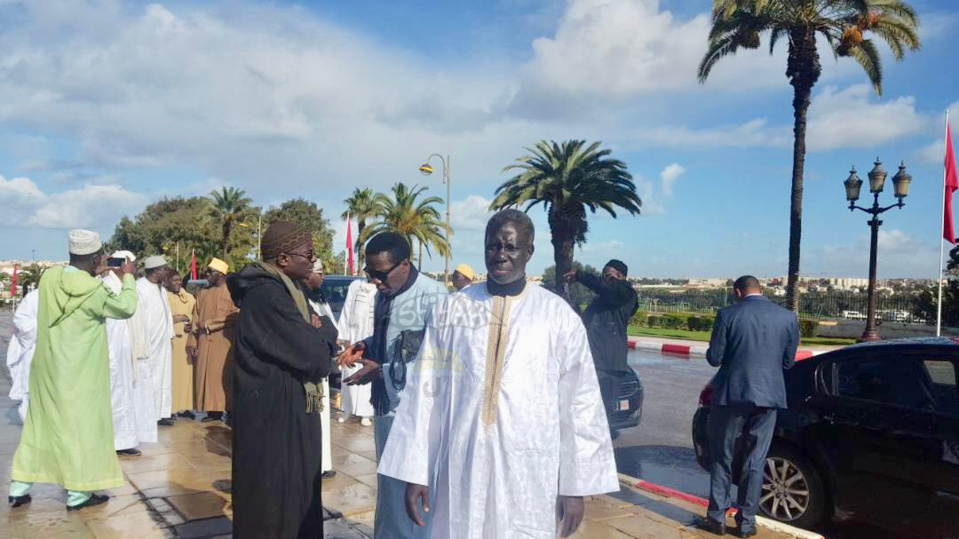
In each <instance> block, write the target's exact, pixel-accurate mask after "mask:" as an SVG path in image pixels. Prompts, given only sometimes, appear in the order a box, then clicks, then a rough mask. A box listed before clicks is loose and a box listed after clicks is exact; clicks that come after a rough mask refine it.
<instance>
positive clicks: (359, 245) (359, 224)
mask: <svg viewBox="0 0 959 539" xmlns="http://www.w3.org/2000/svg"><path fill="white" fill-rule="evenodd" d="M364 228H366V220H365V219H357V220H356V241H355V242H354V244H355V249H356V260H357V267H359V269H360V270H361V271H362V269H363V268H364V267H366V253H365V252H364V251H363V242H362V241H360V238H362V237H363V229H364Z"/></svg>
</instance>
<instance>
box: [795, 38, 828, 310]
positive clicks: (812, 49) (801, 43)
mask: <svg viewBox="0 0 959 539" xmlns="http://www.w3.org/2000/svg"><path fill="white" fill-rule="evenodd" d="M821 69H822V68H821V66H820V64H819V53H818V52H817V51H816V34H815V32H812V31H796V32H794V33H793V34H792V35H791V36H790V44H789V60H788V67H787V71H786V75H787V76H788V77H789V83H790V84H791V85H792V86H793V115H794V124H793V136H794V139H793V173H792V189H791V193H790V199H789V273H788V282H787V284H786V305H787V306H788V307H789V309H790V310H791V311H793V312H795V313H799V256H800V246H801V243H802V194H803V170H804V167H805V161H806V113H807V112H808V111H809V103H810V101H811V96H812V88H813V86H814V85H815V84H816V81H817V80H819V74H820V72H821Z"/></svg>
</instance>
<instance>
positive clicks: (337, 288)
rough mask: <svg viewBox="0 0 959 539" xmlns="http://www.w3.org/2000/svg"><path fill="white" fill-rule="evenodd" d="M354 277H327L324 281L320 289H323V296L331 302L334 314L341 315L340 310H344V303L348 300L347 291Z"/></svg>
mask: <svg viewBox="0 0 959 539" xmlns="http://www.w3.org/2000/svg"><path fill="white" fill-rule="evenodd" d="M353 281H354V279H349V278H347V279H344V278H336V277H327V278H326V279H325V280H324V281H323V286H321V287H320V290H322V291H323V296H324V297H325V298H326V301H328V302H329V303H330V309H332V310H333V314H335V315H337V316H339V314H340V311H342V310H343V304H344V303H345V302H346V292H347V291H348V290H349V288H350V283H352V282H353Z"/></svg>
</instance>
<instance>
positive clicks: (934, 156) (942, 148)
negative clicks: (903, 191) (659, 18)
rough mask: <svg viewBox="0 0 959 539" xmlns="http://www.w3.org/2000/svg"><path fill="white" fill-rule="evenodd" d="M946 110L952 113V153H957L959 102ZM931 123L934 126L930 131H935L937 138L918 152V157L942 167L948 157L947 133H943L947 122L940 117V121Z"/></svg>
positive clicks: (950, 118) (950, 120)
mask: <svg viewBox="0 0 959 539" xmlns="http://www.w3.org/2000/svg"><path fill="white" fill-rule="evenodd" d="M946 110H948V111H950V114H949V126H950V127H951V128H952V146H953V148H952V151H953V152H955V151H957V150H956V141H957V140H959V135H957V133H956V128H957V127H959V101H956V102H955V103H953V104H951V105H949V106H948V107H946ZM930 123H931V124H932V127H931V128H930V131H933V130H934V132H935V133H936V135H937V138H936V140H935V141H934V142H930V143H929V144H927V145H926V146H923V147H922V148H920V149H919V150H917V151H916V156H917V157H918V158H919V159H920V160H921V161H923V162H926V163H930V164H935V165H940V166H942V163H943V161H944V160H945V157H946V153H945V152H946V136H945V133H943V130H944V129H945V120H944V119H943V118H942V116H939V119H938V121H932V122H930Z"/></svg>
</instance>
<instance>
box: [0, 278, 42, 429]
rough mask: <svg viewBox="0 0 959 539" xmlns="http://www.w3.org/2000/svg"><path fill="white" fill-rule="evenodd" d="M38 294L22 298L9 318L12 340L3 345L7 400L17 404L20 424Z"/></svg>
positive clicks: (26, 399) (27, 388)
mask: <svg viewBox="0 0 959 539" xmlns="http://www.w3.org/2000/svg"><path fill="white" fill-rule="evenodd" d="M39 307H40V290H39V289H35V290H33V291H31V292H30V293H28V294H27V295H26V296H24V297H23V300H22V301H21V302H20V304H19V305H17V310H16V312H15V313H14V315H13V337H12V338H11V339H10V344H9V345H7V368H8V369H9V370H10V379H11V382H12V383H11V384H10V399H11V400H14V401H19V402H20V405H19V406H18V407H17V413H18V414H19V415H20V422H21V423H22V422H23V421H24V420H25V419H26V417H27V406H29V400H30V397H29V395H28V394H29V392H30V362H31V361H32V360H33V352H34V350H35V349H36V347H37V311H38V309H39Z"/></svg>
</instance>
